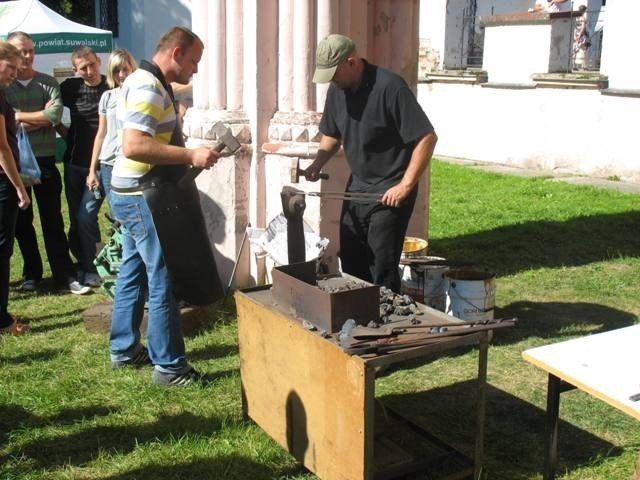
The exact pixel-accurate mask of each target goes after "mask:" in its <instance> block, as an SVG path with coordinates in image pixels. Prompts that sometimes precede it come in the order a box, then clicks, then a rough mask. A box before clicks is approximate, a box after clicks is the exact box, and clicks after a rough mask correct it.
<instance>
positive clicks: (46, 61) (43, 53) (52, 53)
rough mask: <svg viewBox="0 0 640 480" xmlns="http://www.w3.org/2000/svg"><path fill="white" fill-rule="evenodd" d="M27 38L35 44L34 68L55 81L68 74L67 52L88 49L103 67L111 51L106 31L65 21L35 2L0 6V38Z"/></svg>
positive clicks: (110, 43) (31, 0)
mask: <svg viewBox="0 0 640 480" xmlns="http://www.w3.org/2000/svg"><path fill="white" fill-rule="evenodd" d="M15 31H23V32H26V33H28V34H29V35H31V37H32V38H33V42H34V44H35V50H36V60H35V63H34V68H35V69H36V70H38V71H40V72H44V73H48V74H49V75H53V76H55V77H57V78H58V79H61V78H63V77H65V76H69V75H70V74H72V73H71V72H70V68H71V52H72V51H73V50H74V49H76V48H78V47H80V46H88V47H91V48H92V49H93V50H94V51H95V52H96V53H97V54H98V56H99V57H100V58H101V60H102V64H103V67H104V66H106V61H107V58H108V57H109V53H110V52H111V49H112V43H113V42H112V36H111V32H110V31H109V30H101V29H99V28H95V27H89V26H87V25H82V24H80V23H76V22H72V21H71V20H67V19H66V18H64V17H63V16H62V15H59V14H58V13H56V12H54V11H53V10H51V9H50V8H48V7H46V6H45V5H43V4H42V3H40V2H39V1H38V0H15V1H11V2H1V3H0V38H1V39H3V40H6V38H7V35H9V34H10V33H11V32H15Z"/></svg>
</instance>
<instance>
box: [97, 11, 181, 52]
mask: <svg viewBox="0 0 640 480" xmlns="http://www.w3.org/2000/svg"><path fill="white" fill-rule="evenodd" d="M96 12H98V13H97V15H99V12H100V0H96ZM118 22H119V35H118V37H114V39H113V40H114V42H113V43H114V48H115V47H119V48H126V49H127V50H129V51H130V52H131V53H132V54H133V56H134V57H135V58H136V60H138V61H140V60H142V59H150V58H151V57H152V56H153V53H154V51H155V48H156V44H157V43H158V40H159V39H160V36H161V35H162V34H163V33H164V32H166V31H167V30H169V28H171V27H173V26H174V25H180V26H183V27H188V28H191V0H177V1H176V0H119V1H118Z"/></svg>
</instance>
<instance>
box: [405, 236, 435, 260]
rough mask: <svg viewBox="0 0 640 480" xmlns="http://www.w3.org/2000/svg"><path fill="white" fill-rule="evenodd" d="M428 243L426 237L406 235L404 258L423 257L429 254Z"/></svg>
mask: <svg viewBox="0 0 640 480" xmlns="http://www.w3.org/2000/svg"><path fill="white" fill-rule="evenodd" d="M428 245H429V242H427V241H426V240H425V239H424V238H418V237H404V242H403V244H402V258H412V257H422V256H424V255H426V254H427V246H428Z"/></svg>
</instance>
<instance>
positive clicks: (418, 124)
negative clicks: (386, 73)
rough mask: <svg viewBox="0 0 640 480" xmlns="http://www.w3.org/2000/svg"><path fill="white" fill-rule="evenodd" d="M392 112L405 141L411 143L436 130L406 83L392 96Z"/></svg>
mask: <svg viewBox="0 0 640 480" xmlns="http://www.w3.org/2000/svg"><path fill="white" fill-rule="evenodd" d="M390 112H391V116H392V117H393V119H394V121H395V123H396V127H397V129H398V132H399V134H400V137H402V141H403V142H404V143H411V142H413V141H415V140H418V139H420V138H422V137H424V136H425V135H426V134H428V133H431V132H433V131H434V128H433V125H431V122H430V121H429V118H427V115H426V114H425V113H424V110H422V107H421V106H420V104H419V103H418V100H417V99H416V97H415V95H414V94H413V92H412V91H411V90H410V89H409V87H408V86H406V85H405V86H403V87H401V88H399V89H398V90H397V91H396V94H395V95H394V96H393V98H391V105H390Z"/></svg>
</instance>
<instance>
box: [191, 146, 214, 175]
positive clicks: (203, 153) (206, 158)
mask: <svg viewBox="0 0 640 480" xmlns="http://www.w3.org/2000/svg"><path fill="white" fill-rule="evenodd" d="M219 158H220V153H219V152H216V151H215V150H213V149H211V148H207V147H198V148H195V149H193V150H192V155H191V165H193V166H194V167H197V168H203V169H205V170H208V169H209V168H211V167H213V166H214V165H215V164H216V162H217V161H218V159H219Z"/></svg>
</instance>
